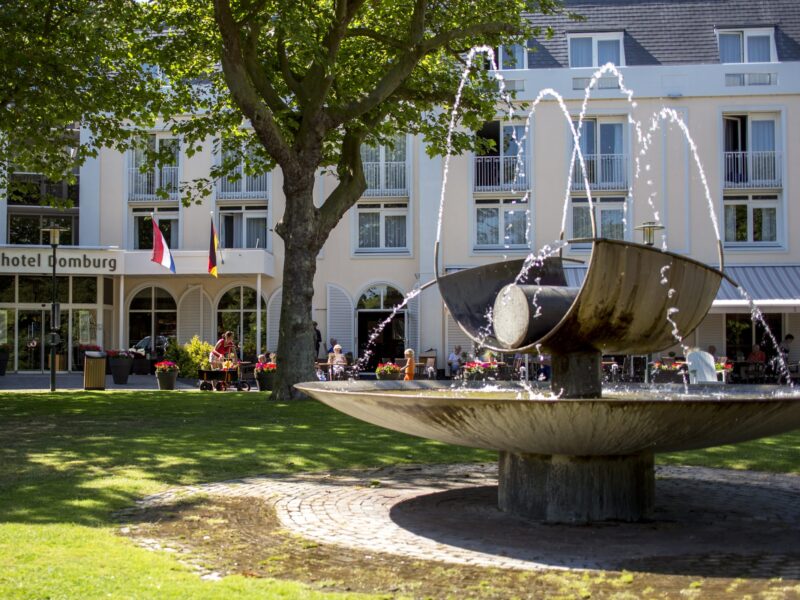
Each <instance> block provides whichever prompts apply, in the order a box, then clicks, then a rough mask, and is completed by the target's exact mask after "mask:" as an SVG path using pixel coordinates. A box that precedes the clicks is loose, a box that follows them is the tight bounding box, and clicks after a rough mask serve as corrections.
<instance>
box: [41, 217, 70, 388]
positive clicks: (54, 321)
mask: <svg viewBox="0 0 800 600" xmlns="http://www.w3.org/2000/svg"><path fill="white" fill-rule="evenodd" d="M42 231H46V232H48V233H49V234H50V246H51V247H52V248H53V296H52V300H53V302H52V306H51V307H50V336H49V340H50V391H51V392H55V391H56V344H58V343H59V342H60V341H61V338H60V337H59V335H58V330H59V329H60V328H61V310H60V309H61V307H60V306H59V304H58V280H57V279H56V248H58V243H59V242H60V241H61V232H62V231H67V230H66V229H64V228H62V227H59V226H58V225H56V224H52V225H51V226H50V227H44V228H42Z"/></svg>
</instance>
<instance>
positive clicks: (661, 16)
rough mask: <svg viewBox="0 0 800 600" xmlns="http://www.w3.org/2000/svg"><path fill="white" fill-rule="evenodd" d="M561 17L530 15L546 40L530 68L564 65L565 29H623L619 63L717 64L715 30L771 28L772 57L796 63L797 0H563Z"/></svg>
mask: <svg viewBox="0 0 800 600" xmlns="http://www.w3.org/2000/svg"><path fill="white" fill-rule="evenodd" d="M564 6H565V8H566V9H567V10H568V11H571V12H575V13H578V14H580V15H582V16H584V17H585V18H586V20H585V21H572V20H569V19H568V18H567V17H566V16H563V15H556V16H545V15H538V14H533V15H531V17H530V18H531V21H532V22H533V23H534V24H536V25H541V26H547V25H550V26H552V27H553V29H554V35H553V37H552V38H551V39H549V40H548V39H544V35H543V36H542V38H541V39H539V40H535V41H534V42H533V43H532V45H533V46H534V47H536V49H537V52H535V53H533V54H532V55H531V56H530V57H529V65H530V66H531V68H552V67H568V66H569V62H568V54H567V37H566V34H567V33H578V32H584V33H591V32H597V33H600V32H609V31H623V32H624V44H625V64H627V65H631V66H636V65H660V64H664V65H668V64H698V63H719V49H718V48H717V39H716V36H715V34H714V30H715V29H730V28H737V29H738V28H753V27H774V28H775V45H776V47H777V51H778V60H779V61H781V62H790V61H800V1H798V0H675V1H665V0H565V1H564Z"/></svg>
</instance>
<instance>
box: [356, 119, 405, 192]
mask: <svg viewBox="0 0 800 600" xmlns="http://www.w3.org/2000/svg"><path fill="white" fill-rule="evenodd" d="M394 142H395V146H394V147H393V148H389V147H388V146H387V145H386V144H378V145H376V146H370V145H369V144H361V147H360V148H359V152H360V153H361V162H362V166H364V167H365V169H364V170H365V174H364V175H365V177H367V189H366V190H364V193H363V195H362V197H364V198H406V197H408V195H409V193H408V190H409V177H410V175H411V174H410V172H409V171H410V170H409V160H408V158H409V149H410V140H409V138H408V136H407V135H405V134H403V135H398V136H395V138H394ZM399 143H402V144H403V160H402V161H395V160H392V161H390V160H387V156H388V154H389V153H390V152H395V151H396V150H397V144H399ZM370 150H371V151H376V152H377V153H378V160H377V161H374V160H365V156H364V154H365V152H367V151H370ZM395 163H400V164H402V165H403V174H404V176H403V183H404V185H403V186H402V187H389V185H388V184H389V179H390V178H389V176H388V174H387V168H388V165H390V164H395ZM374 164H377V165H378V187H370V182H369V176H368V174H367V173H366V171H367V170H368V168H369V167H368V166H367V165H374Z"/></svg>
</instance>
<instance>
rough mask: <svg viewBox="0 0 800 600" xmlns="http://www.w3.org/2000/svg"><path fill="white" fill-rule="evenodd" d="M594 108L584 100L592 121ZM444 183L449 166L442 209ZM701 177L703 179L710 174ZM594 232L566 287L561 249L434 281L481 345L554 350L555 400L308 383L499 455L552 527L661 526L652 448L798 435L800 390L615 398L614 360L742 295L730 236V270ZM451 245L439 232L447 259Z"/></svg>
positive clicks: (470, 387)
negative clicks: (718, 301) (730, 290)
mask: <svg viewBox="0 0 800 600" xmlns="http://www.w3.org/2000/svg"><path fill="white" fill-rule="evenodd" d="M471 56H472V54H470V59H471ZM607 68H608V66H607V67H603V68H602V69H600V70H599V71H598V73H596V74H595V76H594V78H593V80H594V79H596V78H597V77H598V76H599V75H602V73H603V72H604V70H606V69H607ZM610 68H612V69H613V67H610ZM614 70H615V69H614ZM615 71H616V70H615ZM618 76H619V74H618ZM620 79H621V76H620ZM462 86H463V81H462ZM590 87H591V84H590ZM621 87H622V89H623V90H624V89H625V88H624V87H623V86H621ZM588 89H589V88H587V99H588ZM460 91H461V88H459V94H460ZM547 92H550V90H547ZM553 93H554V92H553ZM543 95H544V92H541V93H540V95H539V97H538V98H537V100H536V101H535V102H534V105H533V108H532V109H531V114H532V112H533V110H535V107H536V104H537V103H538V102H539V100H540V99H541V98H542V97H543ZM457 99H458V96H457ZM629 101H630V93H629ZM562 105H563V102H562ZM562 109H563V110H566V108H565V107H563V106H562ZM583 111H585V102H584V108H583V110H582V112H581V117H580V119H582V117H583ZM454 114H455V109H454ZM566 116H567V117H568V116H569V115H568V114H566ZM669 116H670V115H669V114H666V115H663V117H664V118H666V117H669ZM529 118H530V117H529ZM580 119H579V121H578V122H579V123H580ZM453 125H454V124H453V123H451V127H452V126H453ZM570 125H571V126H572V124H571V122H570ZM572 131H573V137H574V141H575V143H574V146H575V152H577V154H578V159H579V160H580V162H581V165H582V168H583V172H584V173H585V172H586V169H585V167H584V166H583V164H582V163H583V158H582V155H581V154H580V150H579V144H578V134H577V132H576V130H575V128H574V127H573V129H572ZM684 133H686V135H687V136H688V132H686V131H685V129H684ZM687 139H689V141H691V139H690V138H687ZM448 147H449V143H448ZM575 152H574V153H573V158H572V164H571V165H570V177H571V172H572V168H573V166H574V160H575ZM701 173H702V169H701ZM446 181H447V167H446V166H445V174H444V178H443V190H442V202H443V198H444V186H445V185H446ZM703 181H704V185H705V178H704V176H703ZM587 187H588V183H587ZM705 188H706V196H707V199H708V200H709V208H710V210H711V215H712V221H713V222H714V228H715V231H716V230H717V227H716V219H715V216H714V213H713V203H712V202H711V201H710V194H709V192H708V188H707V186H705ZM587 195H589V194H588V193H587ZM442 206H443V203H442V204H440V211H439V231H440V230H441V218H442ZM590 215H592V213H591V212H590ZM592 232H593V236H594V237H592V238H589V239H580V240H569V241H567V242H563V243H562V245H561V246H560V249H563V247H564V246H565V245H569V244H572V243H582V244H591V246H592V252H591V257H590V260H589V264H588V269H587V273H586V276H585V278H584V281H583V283H582V285H581V286H580V287H569V286H568V285H567V279H566V277H565V273H564V268H563V260H564V259H562V257H561V256H560V253H559V255H558V256H547V257H545V258H544V259H542V260H540V261H536V262H534V263H533V264H531V263H532V261H531V260H530V257H529V259H525V260H512V261H504V262H499V263H493V264H489V265H485V266H480V267H475V268H472V269H467V270H464V271H459V272H456V273H451V274H448V275H439V274H437V277H436V280H435V283H437V284H438V287H439V291H440V293H441V296H442V299H443V300H444V303H445V305H446V306H447V309H448V310H449V312H450V314H451V315H452V316H453V318H454V319H455V320H456V322H457V323H458V324H459V326H460V327H461V329H462V330H463V331H464V332H465V333H466V334H467V335H469V337H470V338H471V339H472V340H474V341H475V342H476V343H477V344H478V345H479V346H481V347H484V348H487V349H490V350H495V351H498V352H503V353H519V352H521V353H529V354H533V353H539V352H541V351H544V352H547V353H549V354H551V356H552V378H551V384H550V389H549V390H548V389H546V388H545V387H543V386H541V385H537V384H535V385H534V387H533V388H532V387H530V386H527V385H525V384H523V383H520V382H494V383H492V384H491V385H489V386H486V385H485V384H483V383H467V382H465V383H463V384H462V385H459V386H452V385H451V383H452V382H437V381H414V382H391V381H379V382H368V381H350V382H311V383H303V384H299V385H297V386H296V387H297V388H298V389H299V390H301V391H302V392H304V393H306V394H307V395H309V396H311V397H313V398H315V399H317V400H319V401H321V402H323V403H325V404H327V405H329V406H331V407H333V408H336V409H338V410H340V411H342V412H344V413H346V414H348V415H351V416H353V417H355V418H358V419H362V420H364V421H367V422H369V423H373V424H375V425H379V426H382V427H386V428H388V429H393V430H396V431H400V432H403V433H408V434H412V435H417V436H421V437H425V438H430V439H434V440H438V441H442V442H447V443H452V444H459V445H464V446H471V447H476V448H484V449H490V450H497V451H498V452H499V478H498V506H499V507H500V509H502V510H504V511H506V512H508V513H511V514H514V515H517V516H521V517H524V518H529V519H535V520H539V521H545V522H552V523H564V522H567V523H587V522H594V521H604V520H619V521H639V520H644V519H647V518H649V517H650V516H651V514H652V509H653V504H654V495H655V474H654V466H653V457H654V454H656V453H658V452H667V451H670V452H672V451H677V450H688V449H697V448H705V447H710V446H716V445H721V444H729V443H735V442H741V441H745V440H749V439H755V438H758V437H763V436H767V435H774V434H777V433H781V432H785V431H789V430H792V429H795V428H797V427H800V394H799V393H797V392H795V391H794V390H793V389H791V388H785V387H779V386H738V385H737V386H736V387H735V389H734V388H733V386H724V387H723V386H716V385H713V384H707V385H684V386H651V385H646V384H645V385H641V384H640V385H628V386H625V387H619V386H617V387H613V388H609V389H603V387H602V379H601V359H602V355H603V354H639V355H641V354H650V353H654V352H658V351H661V350H664V349H665V348H668V347H670V346H672V345H673V344H674V343H675V341H676V340H678V341H680V340H681V336H682V337H685V336H687V335H689V334H690V333H692V332H693V331H694V330H695V329H696V328H697V326H698V325H699V324H700V323H701V321H702V320H703V319H704V318H705V316H706V314H707V313H708V310H709V309H710V308H711V305H712V302H713V300H714V298H715V296H716V294H717V291H718V289H719V286H720V283H721V282H722V280H723V279H728V280H729V281H731V283H733V285H734V286H735V287H739V286H738V284H736V282H734V281H732V280H730V278H729V277H727V275H726V274H725V273H724V272H723V270H722V269H723V267H724V260H723V253H722V244H721V242H719V234H718V231H717V240H718V250H719V264H720V269H714V268H712V267H709V266H707V265H704V264H702V263H700V262H698V261H695V260H692V259H690V258H687V257H685V256H681V255H678V254H675V253H671V252H668V251H666V250H665V249H656V248H654V247H652V246H651V245H645V244H636V243H632V242H627V241H619V240H609V239H603V238H599V237H597V230H596V225H595V222H594V218H593V217H592ZM562 235H563V233H562ZM438 239H439V235H438V234H437V245H436V251H435V255H436V257H437V258H436V261H435V262H436V264H437V265H438V264H439V261H438V250H439V242H438ZM432 283H433V282H432ZM424 287H425V286H423V288H422V289H424ZM419 291H421V290H417V291H416V293H419Z"/></svg>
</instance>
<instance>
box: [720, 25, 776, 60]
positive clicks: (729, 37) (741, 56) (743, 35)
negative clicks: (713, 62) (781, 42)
mask: <svg viewBox="0 0 800 600" xmlns="http://www.w3.org/2000/svg"><path fill="white" fill-rule="evenodd" d="M717 37H718V39H719V62H721V63H768V62H774V61H775V51H774V47H775V40H774V36H773V30H772V29H771V28H765V29H739V30H733V29H728V30H719V31H718V32H717Z"/></svg>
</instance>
